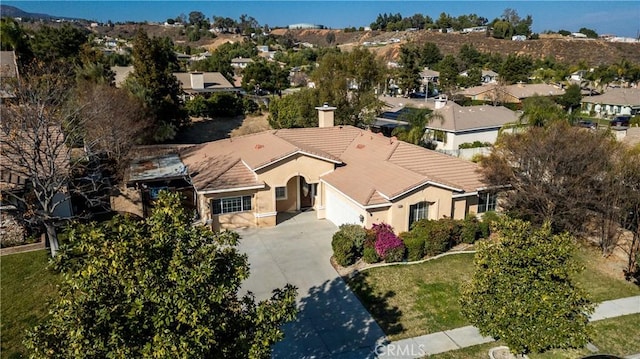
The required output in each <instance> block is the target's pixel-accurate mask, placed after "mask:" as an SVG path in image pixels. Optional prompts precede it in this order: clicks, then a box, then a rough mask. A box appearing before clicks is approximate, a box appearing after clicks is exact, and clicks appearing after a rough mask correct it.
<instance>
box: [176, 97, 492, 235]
mask: <svg viewBox="0 0 640 359" xmlns="http://www.w3.org/2000/svg"><path fill="white" fill-rule="evenodd" d="M317 109H318V112H319V125H320V126H319V127H318V128H299V129H281V130H271V131H265V132H260V133H257V134H252V135H247V136H241V137H233V138H229V139H224V140H219V141H214V142H209V143H204V144H200V145H194V146H190V147H186V148H182V149H179V150H178V151H177V154H178V155H179V157H180V160H181V161H182V163H183V164H184V166H185V168H186V169H187V173H188V181H189V182H190V184H191V185H192V186H193V191H194V198H195V203H196V205H197V212H198V218H199V221H200V222H201V223H206V224H208V225H211V226H212V227H213V228H214V229H221V228H237V227H271V226H275V225H276V224H277V215H278V213H282V212H292V211H300V210H305V209H313V210H315V211H316V214H317V218H318V219H328V220H330V221H331V222H333V223H334V224H336V225H341V224H344V223H356V224H361V225H364V226H371V225H372V224H374V223H381V222H385V223H389V224H390V225H392V226H393V227H394V228H395V230H396V232H402V231H406V230H408V229H409V226H410V225H411V223H413V222H414V221H417V220H419V219H423V218H428V219H439V218H443V217H452V218H457V219H461V218H464V217H465V215H467V214H468V213H471V212H474V213H478V212H484V211H487V210H492V209H494V208H495V196H494V195H491V194H488V193H486V192H483V189H485V188H486V184H485V183H484V182H483V181H482V177H481V175H480V174H479V173H478V172H477V169H478V166H477V165H476V164H474V163H472V162H468V161H464V160H461V159H457V158H454V157H450V156H447V155H444V154H441V153H438V152H435V151H430V150H427V149H425V148H422V147H419V146H414V145H411V144H408V143H405V142H402V141H398V140H397V139H395V138H388V137H384V136H382V135H380V134H374V133H372V132H370V131H367V130H363V129H360V128H356V127H352V126H333V117H334V114H333V111H334V110H335V108H333V107H329V106H326V105H325V106H322V107H318V108H317ZM174 159H175V158H174ZM180 168H182V167H180ZM178 172H180V171H178ZM180 175H181V176H182V175H183V173H182V172H180Z"/></svg>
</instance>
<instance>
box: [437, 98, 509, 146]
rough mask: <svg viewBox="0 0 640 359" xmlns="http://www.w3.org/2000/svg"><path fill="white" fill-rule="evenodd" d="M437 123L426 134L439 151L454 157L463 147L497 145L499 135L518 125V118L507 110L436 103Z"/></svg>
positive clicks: (485, 106)
mask: <svg viewBox="0 0 640 359" xmlns="http://www.w3.org/2000/svg"><path fill="white" fill-rule="evenodd" d="M435 113H436V114H440V115H441V116H442V118H443V119H442V121H439V120H437V119H434V120H433V121H431V123H429V124H427V125H426V126H425V128H426V129H427V131H426V134H427V136H428V137H429V139H430V140H431V141H433V142H435V144H436V146H437V147H436V149H437V150H442V151H444V152H446V153H448V154H453V153H455V151H457V150H458V148H459V146H460V145H461V144H463V143H473V142H476V141H478V142H488V143H491V144H493V143H495V142H496V140H497V138H498V132H499V131H500V129H501V128H502V127H503V126H504V125H507V124H513V123H516V122H518V114H517V113H516V112H515V111H512V110H510V109H508V108H506V107H503V106H490V105H480V106H460V105H458V104H457V103H455V102H453V101H447V100H446V99H440V100H436V105H435Z"/></svg>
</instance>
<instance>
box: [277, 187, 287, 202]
mask: <svg viewBox="0 0 640 359" xmlns="http://www.w3.org/2000/svg"><path fill="white" fill-rule="evenodd" d="M284 199H287V187H276V200H278V201H279V200H284Z"/></svg>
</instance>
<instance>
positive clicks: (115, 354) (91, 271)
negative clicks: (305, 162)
mask: <svg viewBox="0 0 640 359" xmlns="http://www.w3.org/2000/svg"><path fill="white" fill-rule="evenodd" d="M238 238H239V237H238V235H237V234H236V233H234V232H231V231H225V232H216V233H214V232H212V231H211V230H210V229H208V228H206V227H203V226H192V225H191V213H189V212H188V211H186V210H185V209H183V208H182V207H181V206H180V198H179V196H178V195H177V194H169V193H166V192H163V193H161V195H160V197H159V199H158V201H157V202H156V207H155V209H154V210H153V213H152V215H151V217H149V218H148V219H146V220H144V221H137V220H133V219H131V218H127V217H115V218H114V219H113V220H111V221H110V222H107V223H103V224H95V223H92V224H77V225H75V226H73V227H72V228H71V229H70V230H69V244H68V245H67V246H65V247H63V248H62V250H61V252H60V255H59V256H57V257H56V260H55V261H54V262H53V267H54V268H55V269H56V270H58V271H61V272H62V273H63V274H64V281H63V283H62V285H61V287H60V298H59V299H58V301H57V302H56V303H55V305H54V306H53V309H52V310H51V317H50V318H49V319H48V320H47V321H46V322H45V323H44V324H41V325H39V326H37V327H35V328H34V329H33V330H32V331H31V332H30V333H29V335H28V338H27V340H26V345H27V347H28V348H29V349H30V350H31V351H32V355H33V357H34V358H268V357H269V356H270V351H271V349H270V346H271V345H272V344H273V343H275V342H277V341H278V340H280V339H282V338H283V332H282V329H281V325H282V324H283V323H285V322H287V321H289V320H292V319H293V318H294V316H295V312H296V303H295V297H296V289H295V288H294V287H292V286H290V285H287V286H286V287H285V288H284V289H275V290H274V294H273V296H272V297H271V298H270V299H268V300H264V301H260V302H256V301H255V299H254V297H253V296H252V295H251V294H247V295H244V296H239V295H238V291H239V289H240V286H241V284H242V281H243V280H245V279H246V278H247V277H248V276H249V265H248V263H247V257H246V255H244V254H240V253H239V252H238V250H237V248H236V245H237V244H238Z"/></svg>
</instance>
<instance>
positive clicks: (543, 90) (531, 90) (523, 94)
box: [459, 83, 564, 99]
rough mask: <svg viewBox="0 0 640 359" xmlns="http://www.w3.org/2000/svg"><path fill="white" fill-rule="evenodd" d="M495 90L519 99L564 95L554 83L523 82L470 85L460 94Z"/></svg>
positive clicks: (474, 93)
mask: <svg viewBox="0 0 640 359" xmlns="http://www.w3.org/2000/svg"><path fill="white" fill-rule="evenodd" d="M493 90H498V91H503V92H505V93H507V94H509V95H511V96H513V97H515V98H518V99H524V98H528V97H533V96H535V95H539V96H560V95H564V89H561V88H559V87H557V86H554V85H548V84H522V83H518V84H513V85H507V86H500V85H496V84H489V85H481V86H474V87H469V88H467V89H464V90H462V91H460V92H459V94H461V95H464V96H476V95H479V94H481V93H484V92H488V91H493Z"/></svg>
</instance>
